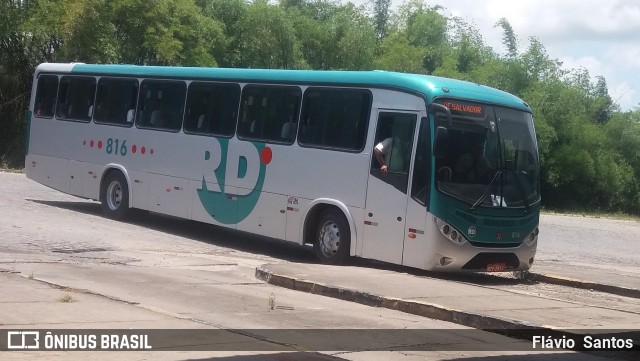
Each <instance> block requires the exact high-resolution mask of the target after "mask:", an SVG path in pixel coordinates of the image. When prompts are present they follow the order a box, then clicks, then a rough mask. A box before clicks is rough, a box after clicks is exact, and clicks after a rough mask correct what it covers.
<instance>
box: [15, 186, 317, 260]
mask: <svg viewBox="0 0 640 361" xmlns="http://www.w3.org/2000/svg"><path fill="white" fill-rule="evenodd" d="M26 200H28V201H31V202H34V203H38V204H42V205H46V206H50V207H56V208H60V209H66V210H69V211H73V212H78V213H82V214H87V215H93V216H97V217H103V215H102V209H101V207H100V204H99V203H96V202H92V201H45V200H38V199H26ZM118 222H122V223H128V224H133V225H136V226H140V227H144V228H148V229H152V230H155V231H159V232H162V233H167V234H170V235H173V236H177V237H183V238H187V239H190V240H193V241H196V242H201V243H206V244H210V245H214V246H219V247H224V248H229V249H233V250H236V251H241V252H246V253H251V254H255V255H263V256H269V257H273V258H277V259H281V260H283V261H288V262H298V263H314V262H315V258H314V256H313V252H312V251H311V248H310V247H306V246H300V245H298V244H294V243H291V242H287V241H283V240H278V239H274V238H270V237H264V236H260V235H255V234H251V233H247V232H242V231H237V230H233V229H227V228H224V227H219V226H216V225H212V224H207V223H203V222H197V221H192V220H188V219H182V218H177V217H172V216H167V215H163V214H159V213H153V212H148V211H141V210H133V211H132V212H131V216H130V217H129V218H127V219H126V220H123V221H118Z"/></svg>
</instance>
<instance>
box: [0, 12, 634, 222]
mask: <svg viewBox="0 0 640 361" xmlns="http://www.w3.org/2000/svg"><path fill="white" fill-rule="evenodd" d="M389 4H390V1H388V0H370V1H369V3H368V6H367V7H364V6H363V7H356V6H354V5H353V4H351V3H347V2H344V1H339V0H280V1H279V3H277V4H275V3H274V2H273V1H271V2H270V1H266V0H256V1H248V0H3V1H0V121H1V122H2V126H1V127H0V164H9V165H10V166H12V167H19V166H21V165H22V159H24V153H25V149H24V144H25V143H24V137H25V126H26V121H25V119H26V118H25V113H26V109H27V105H28V101H29V96H30V89H31V82H32V79H31V78H32V74H33V71H34V68H35V66H37V64H39V63H42V62H71V61H76V62H88V63H130V64H142V65H152V64H158V65H187V66H218V65H220V66H226V67H260V68H289V69H301V68H304V69H327V70H328V69H344V70H358V69H363V70H364V69H372V68H377V69H384V70H394V71H400V72H411V73H421V74H435V75H441V76H447V77H453V78H458V79H464V80H468V81H473V82H477V83H481V84H486V85H489V86H492V87H495V88H498V89H501V90H504V91H507V92H510V93H513V94H515V95H518V96H520V97H521V98H523V99H525V100H526V101H527V102H528V103H529V104H530V105H531V108H532V109H533V112H534V119H535V128H536V135H537V138H538V147H539V151H540V160H541V165H542V176H541V187H542V199H543V204H544V205H545V207H547V208H549V207H553V208H556V209H581V210H584V209H592V210H600V211H624V212H629V213H635V214H640V109H637V110H635V111H627V112H622V111H620V108H619V107H618V106H617V105H616V104H615V102H614V101H613V100H612V99H611V97H610V96H609V94H608V87H607V82H606V80H605V79H604V78H603V77H601V76H596V77H595V78H592V77H591V74H589V73H588V72H587V71H586V70H585V69H564V68H562V67H561V65H562V64H561V63H560V62H559V61H558V60H557V59H552V58H550V57H549V55H548V54H547V52H546V49H545V47H544V45H543V44H542V43H541V42H540V41H539V40H538V39H536V38H530V39H528V43H526V44H525V43H519V41H518V36H517V34H516V33H515V31H514V30H513V28H512V27H511V24H509V22H508V21H507V20H506V19H500V20H499V21H498V22H497V23H496V26H495V31H497V32H501V35H502V42H503V45H504V46H505V48H506V54H504V55H501V54H498V53H497V52H496V51H495V50H493V49H491V48H489V47H488V46H487V45H486V44H485V42H484V40H483V37H482V35H481V34H480V33H479V31H478V30H477V29H475V28H474V27H473V26H472V25H470V24H469V23H468V22H467V21H465V20H462V19H460V18H456V17H448V16H446V15H445V13H446V12H445V11H444V8H442V7H440V6H430V5H428V4H427V3H426V2H425V1H424V0H408V1H407V2H405V3H404V4H403V5H401V6H400V7H399V8H398V9H397V11H395V12H391V11H390V10H389ZM471 20H472V19H471Z"/></svg>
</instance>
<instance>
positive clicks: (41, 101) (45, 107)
mask: <svg viewBox="0 0 640 361" xmlns="http://www.w3.org/2000/svg"><path fill="white" fill-rule="evenodd" d="M57 91H58V77H57V76H55V75H41V76H40V77H39V78H38V90H37V91H36V102H35V107H34V111H35V115H36V116H38V117H46V118H51V117H53V111H54V107H55V105H56V93H57Z"/></svg>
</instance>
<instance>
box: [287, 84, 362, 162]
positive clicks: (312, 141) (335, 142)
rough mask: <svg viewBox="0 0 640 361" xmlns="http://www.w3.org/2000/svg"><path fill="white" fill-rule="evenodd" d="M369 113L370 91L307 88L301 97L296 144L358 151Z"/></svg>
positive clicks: (360, 147)
mask: <svg viewBox="0 0 640 361" xmlns="http://www.w3.org/2000/svg"><path fill="white" fill-rule="evenodd" d="M370 109H371V93H370V92H369V91H366V90H359V89H329V88H310V89H309V90H307V91H306V93H305V96H304V106H303V111H302V120H301V124H300V135H299V136H298V141H299V142H300V144H302V145H305V146H313V147H321V148H334V149H344V150H361V149H362V148H364V143H365V139H366V135H367V124H368V120H369V112H370Z"/></svg>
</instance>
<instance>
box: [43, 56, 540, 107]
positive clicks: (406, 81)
mask: <svg viewBox="0 0 640 361" xmlns="http://www.w3.org/2000/svg"><path fill="white" fill-rule="evenodd" d="M36 71H37V72H69V73H72V74H83V75H111V76H136V77H150V78H186V79H200V80H221V81H237V82H246V83H265V82H268V83H284V84H287V83H289V84H293V83H295V84H307V85H333V86H360V87H374V88H388V89H395V90H401V91H406V92H411V93H419V94H423V95H424V96H425V97H426V98H427V100H428V101H429V102H431V101H432V100H433V99H434V98H436V97H448V98H463V99H469V100H475V101H479V102H486V103H494V104H501V105H505V106H509V107H513V108H518V109H522V110H526V111H531V110H530V109H529V107H528V106H527V105H526V103H525V102H524V101H522V99H520V98H518V97H516V96H514V95H512V94H509V93H507V92H504V91H501V90H498V89H494V88H491V87H488V86H484V85H480V84H476V83H471V82H467V81H462V80H456V79H449V78H443V77H437V76H430V75H419V74H408V73H398V72H390V71H379V70H375V71H335V70H333V71H324V70H276V69H268V70H267V69H231V68H204V67H203V68H197V67H172V66H140V65H115V64H82V63H75V64H53V63H43V64H40V65H39V66H38V69H37V70H36Z"/></svg>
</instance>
